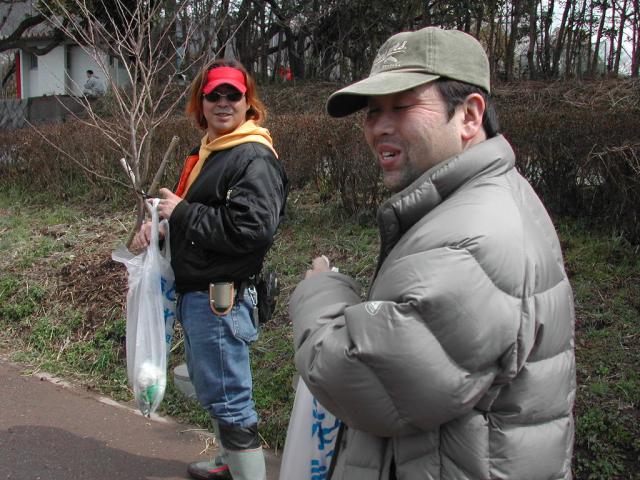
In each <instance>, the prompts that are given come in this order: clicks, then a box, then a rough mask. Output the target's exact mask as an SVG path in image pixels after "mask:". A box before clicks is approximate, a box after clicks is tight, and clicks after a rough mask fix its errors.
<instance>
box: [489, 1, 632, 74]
mask: <svg viewBox="0 0 640 480" xmlns="http://www.w3.org/2000/svg"><path fill="white" fill-rule="evenodd" d="M636 1H638V0H636ZM496 8H497V5H496V2H491V6H490V7H489V12H488V15H489V39H488V40H487V55H488V57H489V69H490V72H491V83H493V82H494V81H495V78H496V61H497V60H496V46H495V43H496V42H495V37H496V18H495V17H496Z"/></svg>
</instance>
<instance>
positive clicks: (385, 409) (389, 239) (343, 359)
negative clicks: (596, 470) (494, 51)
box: [290, 28, 576, 480]
mask: <svg viewBox="0 0 640 480" xmlns="http://www.w3.org/2000/svg"><path fill="white" fill-rule="evenodd" d="M489 77H490V74H489V62H488V60H487V57H486V54H485V53H484V50H483V49H482V47H481V46H480V44H479V43H478V42H477V41H476V40H475V39H473V38H472V37H471V36H469V35H467V34H464V33H462V32H460V31H447V30H441V29H438V28H425V29H422V30H419V31H416V32H405V33H400V34H397V35H394V36H393V37H391V38H390V39H389V40H388V41H387V42H386V43H385V44H384V45H383V46H382V47H381V48H380V50H379V52H378V55H377V57H376V59H375V61H374V64H373V67H372V70H371V73H370V75H369V77H368V78H366V79H364V80H362V81H360V82H357V83H355V84H353V85H350V86H348V87H346V88H344V89H342V90H339V91H338V92H336V93H334V94H333V95H332V96H331V97H330V98H329V101H328V103H327V110H328V112H329V114H330V115H332V116H336V117H339V116H344V115H348V114H350V113H352V112H355V111H357V110H359V109H362V108H366V109H367V116H366V120H365V124H364V131H365V136H366V139H367V142H368V144H369V145H370V147H371V149H372V150H373V152H374V154H375V156H376V158H377V161H378V162H379V164H380V166H381V168H382V172H383V180H384V183H385V185H386V186H387V187H388V188H389V189H390V190H391V191H392V192H395V194H394V195H393V196H392V197H391V198H390V199H388V200H387V201H386V202H385V203H384V204H382V206H381V207H380V210H379V212H378V222H379V225H380V236H381V252H380V259H379V263H378V268H377V270H376V274H375V278H374V280H373V283H372V286H371V289H370V291H369V294H368V298H367V301H365V302H363V301H362V300H361V298H360V287H359V286H358V285H357V284H356V283H355V282H354V281H353V280H352V279H351V278H349V277H347V276H345V275H342V274H340V273H337V272H332V271H331V269H330V264H329V262H328V261H326V257H325V258H323V257H319V258H316V259H315V260H313V268H312V269H311V270H309V271H308V272H307V274H306V277H305V280H303V281H302V282H301V283H300V284H299V285H298V287H297V288H296V290H295V292H294V293H293V295H292V297H291V302H290V315H291V319H292V321H293V326H294V341H295V348H296V355H295V361H296V366H297V368H298V370H299V372H300V374H301V376H302V378H303V379H304V381H305V383H306V384H307V386H308V387H309V389H310V390H311V392H312V393H313V394H314V396H315V397H316V398H317V399H318V401H319V402H320V403H321V404H322V405H323V406H324V407H326V408H327V409H328V410H329V411H331V412H332V413H334V414H335V415H336V416H337V417H338V418H340V419H341V420H343V422H344V424H345V425H344V427H343V428H342V430H341V432H340V435H339V438H338V441H337V446H336V452H335V455H334V460H333V463H332V468H331V471H330V473H329V476H328V477H327V478H331V479H333V480H336V479H338V480H378V479H380V480H382V479H384V480H387V479H399V480H414V479H415V480H418V479H447V480H479V479H482V480H485V479H510V480H543V479H544V480H557V479H570V478H571V455H572V448H573V436H574V424H573V416H572V408H573V402H574V397H575V389H576V385H575V358H574V309H573V295H572V292H571V286H570V284H569V281H568V279H567V276H566V273H565V270H564V267H563V260H562V253H561V250H560V244H559V241H558V237H557V235H556V232H555V229H554V227H553V224H552V223H551V220H550V219H549V216H548V214H547V212H546V210H545V208H544V207H543V205H542V204H541V202H540V200H539V199H538V197H537V196H536V194H535V192H534V191H533V189H532V188H531V186H530V185H529V183H527V181H526V180H525V179H524V178H523V177H522V176H521V175H520V174H519V173H518V171H517V170H516V169H515V166H514V165H515V157H514V153H513V150H512V148H511V146H510V145H509V143H508V142H507V140H506V139H505V138H504V137H503V136H501V135H498V133H497V120H496V117H495V113H494V112H493V110H492V106H491V103H490V102H491V100H490V97H489V91H490V80H489Z"/></svg>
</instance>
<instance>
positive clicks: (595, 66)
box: [589, 0, 609, 77]
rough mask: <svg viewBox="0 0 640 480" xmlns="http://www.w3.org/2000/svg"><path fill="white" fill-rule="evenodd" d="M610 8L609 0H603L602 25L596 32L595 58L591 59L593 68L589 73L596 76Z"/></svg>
mask: <svg viewBox="0 0 640 480" xmlns="http://www.w3.org/2000/svg"><path fill="white" fill-rule="evenodd" d="M608 8H609V4H608V0H604V1H603V2H602V14H601V15H602V16H601V17H600V25H599V26H598V33H596V43H595V45H594V47H593V59H592V60H591V70H590V72H589V75H590V76H591V77H595V76H596V74H597V73H598V52H599V50H600V43H601V42H602V33H603V31H604V23H605V20H606V19H607V9H608Z"/></svg>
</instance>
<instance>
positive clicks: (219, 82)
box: [202, 78, 247, 95]
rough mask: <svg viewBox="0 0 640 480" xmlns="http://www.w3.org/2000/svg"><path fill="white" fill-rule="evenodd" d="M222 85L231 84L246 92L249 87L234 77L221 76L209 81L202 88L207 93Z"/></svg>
mask: <svg viewBox="0 0 640 480" xmlns="http://www.w3.org/2000/svg"><path fill="white" fill-rule="evenodd" d="M220 85H231V86H232V87H233V88H235V89H236V90H238V91H239V92H240V93H246V92H247V87H245V86H244V85H243V84H242V83H240V82H237V81H235V80H233V79H228V78H220V79H218V80H214V81H212V82H209V83H207V84H206V85H205V86H204V88H203V89H202V93H204V94H205V95H206V94H207V93H210V92H212V91H213V90H214V89H216V88H218V87H219V86H220Z"/></svg>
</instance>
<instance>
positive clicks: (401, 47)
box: [327, 27, 491, 117]
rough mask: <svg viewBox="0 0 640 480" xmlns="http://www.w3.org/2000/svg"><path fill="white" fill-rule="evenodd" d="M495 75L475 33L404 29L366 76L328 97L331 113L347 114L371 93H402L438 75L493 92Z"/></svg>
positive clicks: (362, 104)
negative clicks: (474, 35) (492, 79)
mask: <svg viewBox="0 0 640 480" xmlns="http://www.w3.org/2000/svg"><path fill="white" fill-rule="evenodd" d="M490 76H491V75H490V70H489V59H488V58H487V54H486V53H485V51H484V49H483V48H482V45H480V43H479V42H478V41H477V40H476V39H475V38H473V37H472V36H471V35H468V34H466V33H464V32H461V31H459V30H443V29H441V28H438V27H426V28H423V29H421V30H416V31H413V32H402V33H398V34H396V35H394V36H392V37H391V38H389V40H387V41H386V42H385V43H384V45H382V47H380V50H378V54H377V55H376V58H375V60H374V61H373V65H372V67H371V72H370V73H369V76H368V77H367V78H365V79H364V80H360V81H359V82H356V83H353V84H351V85H349V86H348V87H345V88H343V89H341V90H338V91H337V92H334V93H333V94H332V95H331V96H330V97H329V100H327V112H328V113H329V115H331V116H332V117H344V116H345V115H349V114H351V113H353V112H356V111H357V110H360V109H362V108H364V107H365V106H366V105H367V98H368V97H370V96H375V95H390V94H393V93H398V92H402V91H404V90H409V89H411V88H415V87H417V86H419V85H424V84H425V83H429V82H433V81H434V80H437V79H438V78H448V79H451V80H457V81H460V82H465V83H470V84H471V85H476V86H478V87H480V88H482V89H484V90H486V91H487V92H490V89H491V86H490V83H491V82H490Z"/></svg>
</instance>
